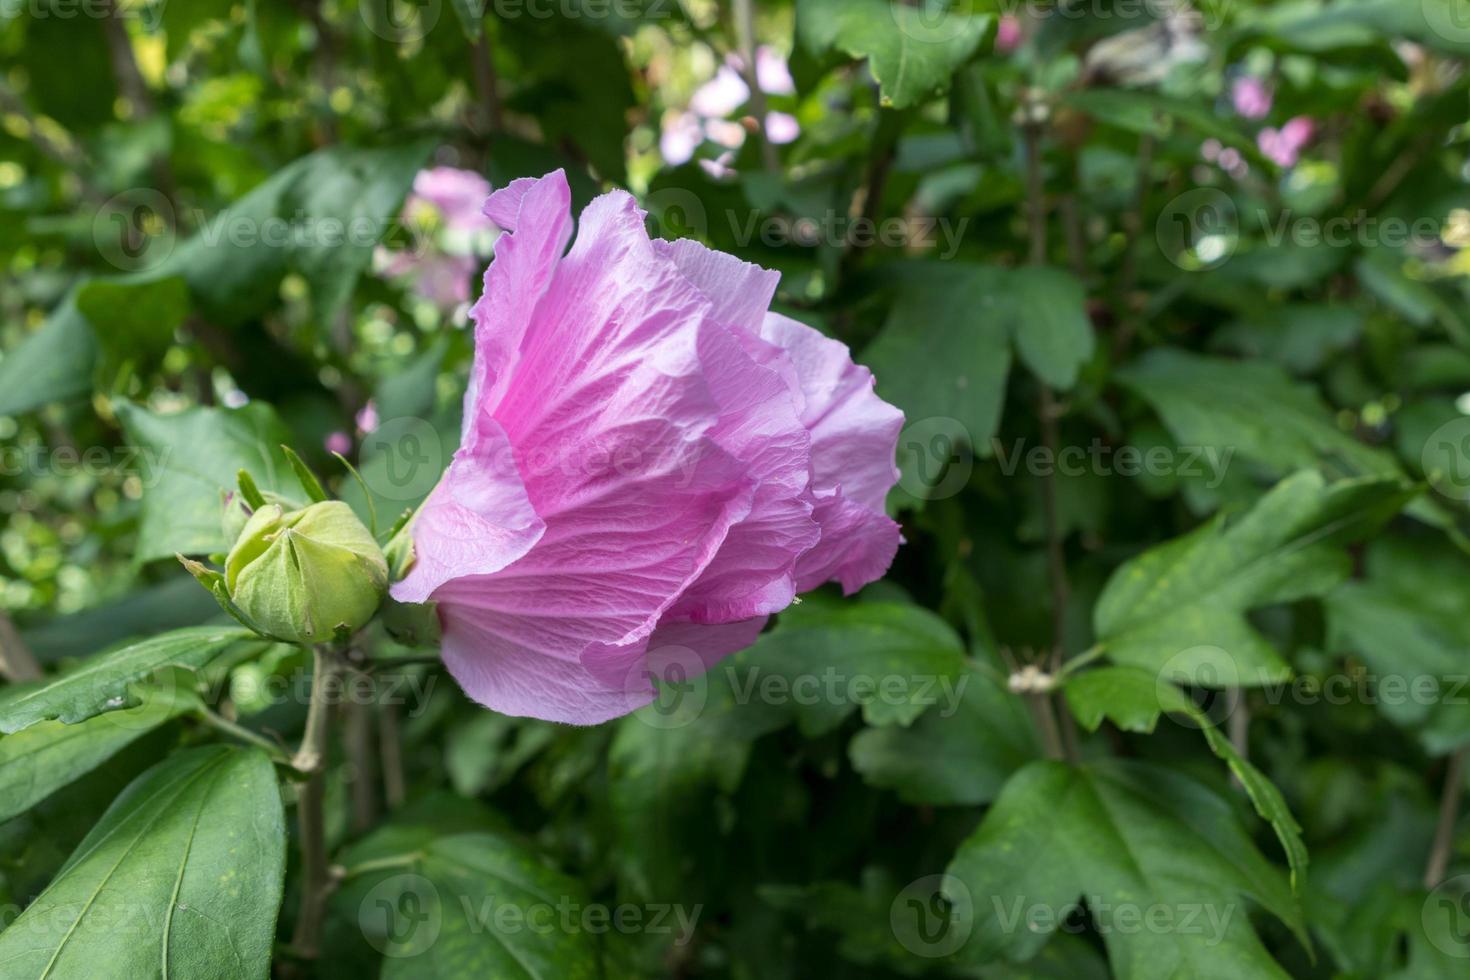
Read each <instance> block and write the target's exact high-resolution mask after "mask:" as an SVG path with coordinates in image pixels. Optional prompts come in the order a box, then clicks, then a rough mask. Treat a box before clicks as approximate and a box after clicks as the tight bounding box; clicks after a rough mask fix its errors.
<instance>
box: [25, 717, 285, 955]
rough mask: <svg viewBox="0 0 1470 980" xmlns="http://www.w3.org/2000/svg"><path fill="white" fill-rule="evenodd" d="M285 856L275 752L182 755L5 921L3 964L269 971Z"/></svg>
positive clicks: (122, 801)
mask: <svg viewBox="0 0 1470 980" xmlns="http://www.w3.org/2000/svg"><path fill="white" fill-rule="evenodd" d="M285 859H286V828H285V817H284V814H283V812H282V808H281V794H280V790H279V788H278V787H277V785H276V775H275V771H274V769H273V767H272V766H271V763H270V760H269V758H267V756H266V755H265V753H263V752H260V751H258V750H254V749H249V750H239V749H234V748H229V747H225V746H218V745H216V746H207V747H204V748H198V749H191V750H187V751H184V752H179V753H176V754H174V755H172V756H169V757H168V758H167V759H164V760H163V761H162V762H160V763H158V765H156V766H154V767H153V768H152V769H149V770H148V771H147V772H145V773H144V774H143V775H141V776H139V777H138V778H137V779H136V780H134V781H133V783H132V784H131V785H129V786H128V788H127V789H126V790H124V791H123V793H122V795H121V796H119V797H118V798H117V800H116V801H114V802H113V804H112V806H111V807H109V808H108V810H107V812H106V813H105V814H104V815H103V817H102V819H101V821H100V822H99V823H98V824H97V826H96V827H94V828H93V829H92V832H91V833H90V834H88V835H87V837H86V838H85V839H84V840H83V841H82V843H81V844H80V845H79V846H78V847H77V849H76V851H75V852H74V853H73V854H72V856H71V858H70V859H69V860H68V861H67V863H66V865H65V866H64V867H63V868H62V870H61V872H60V873H59V874H58V875H57V876H56V878H55V879H54V880H53V881H52V882H51V884H50V886H49V887H47V889H46V890H45V891H43V892H42V893H41V894H40V896H39V897H37V899H36V900H35V901H34V902H33V903H31V905H30V906H29V907H28V908H26V910H25V911H24V912H23V913H21V915H20V918H18V919H16V920H15V922H13V923H12V924H11V926H10V928H8V929H6V930H5V931H4V932H3V933H0V963H4V964H5V971H6V973H7V974H8V975H11V976H17V977H19V976H26V977H79V976H111V977H144V976H149V977H162V978H175V977H176V978H180V980H183V978H193V977H214V976H229V977H238V978H240V980H265V977H266V976H267V974H268V973H269V971H270V960H271V948H272V945H273V943H274V939H275V925H276V911H277V909H278V907H279V906H280V903H281V892H282V883H283V877H284V873H285Z"/></svg>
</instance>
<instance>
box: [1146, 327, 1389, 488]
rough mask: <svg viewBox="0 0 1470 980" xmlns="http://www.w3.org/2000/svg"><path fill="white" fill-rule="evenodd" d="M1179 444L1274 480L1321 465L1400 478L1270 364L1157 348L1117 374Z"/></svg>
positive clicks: (1385, 456) (1385, 457) (1377, 452)
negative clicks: (1208, 449)
mask: <svg viewBox="0 0 1470 980" xmlns="http://www.w3.org/2000/svg"><path fill="white" fill-rule="evenodd" d="M1118 380H1119V381H1120V382H1122V383H1123V384H1124V385H1126V386H1127V387H1129V388H1131V389H1132V390H1133V391H1134V392H1136V393H1137V394H1138V395H1139V396H1140V397H1142V398H1143V399H1144V400H1145V401H1147V402H1148V403H1149V404H1150V405H1152V406H1153V408H1154V411H1156V412H1158V413H1159V417H1160V418H1161V419H1162V420H1163V422H1164V425H1165V426H1167V427H1168V429H1169V431H1170V433H1171V434H1172V435H1173V436H1174V438H1175V439H1177V440H1178V441H1179V444H1180V445H1181V446H1189V447H1197V446H1213V447H1216V448H1217V449H1219V450H1221V451H1226V450H1228V451H1230V452H1232V453H1237V454H1238V455H1240V456H1243V457H1245V458H1246V459H1248V460H1250V461H1251V462H1254V463H1259V464H1261V465H1263V466H1265V467H1267V468H1268V469H1270V470H1272V471H1273V472H1275V473H1276V474H1278V475H1285V474H1286V473H1289V472H1292V471H1294V470H1298V469H1304V468H1307V467H1314V466H1319V465H1326V466H1331V467H1332V468H1335V469H1337V470H1338V471H1339V472H1342V473H1345V474H1351V475H1367V474H1374V473H1376V474H1397V473H1398V472H1399V469H1398V465H1397V464H1396V463H1395V462H1394V459H1393V456H1392V455H1391V454H1389V453H1388V452H1385V451H1384V450H1381V449H1376V448H1373V447H1371V446H1366V445H1364V444H1363V443H1361V442H1359V441H1358V440H1357V439H1354V438H1353V437H1352V435H1351V434H1349V433H1347V432H1344V431H1343V430H1342V429H1340V428H1338V427H1337V425H1336V423H1335V422H1334V421H1333V418H1332V413H1331V412H1330V410H1329V409H1328V408H1327V406H1326V405H1325V404H1323V402H1322V400H1321V398H1320V397H1319V396H1318V394H1317V392H1316V390H1315V389H1314V388H1313V387H1311V386H1308V385H1302V384H1297V383H1296V382H1294V381H1292V380H1291V378H1290V377H1288V376H1287V374H1286V373H1285V372H1284V371H1283V370H1282V369H1281V368H1279V367H1277V366H1276V365H1274V364H1262V363H1258V362H1248V361H1231V360H1225V359H1223V358H1211V357H1204V356H1202V355H1199V354H1193V353H1189V352H1187V351H1183V350H1174V349H1157V350H1153V351H1150V352H1149V353H1147V354H1145V355H1144V356H1142V357H1140V358H1139V359H1138V360H1137V361H1135V362H1134V363H1133V364H1132V365H1130V366H1129V367H1127V368H1125V369H1124V370H1122V371H1120V372H1118Z"/></svg>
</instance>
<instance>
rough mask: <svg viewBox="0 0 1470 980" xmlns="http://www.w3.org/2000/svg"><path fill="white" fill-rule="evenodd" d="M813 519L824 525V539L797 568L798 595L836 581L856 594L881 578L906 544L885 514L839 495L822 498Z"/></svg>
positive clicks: (798, 563)
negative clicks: (902, 545) (901, 545)
mask: <svg viewBox="0 0 1470 980" xmlns="http://www.w3.org/2000/svg"><path fill="white" fill-rule="evenodd" d="M812 516H813V517H815V518H816V520H817V523H819V524H820V525H821V526H822V540H821V541H820V542H819V543H818V544H817V546H816V547H815V548H813V549H812V550H811V551H808V552H807V553H806V554H804V555H802V556H801V560H800V561H798V562H797V564H796V588H797V590H798V591H800V592H807V591H810V590H812V589H815V588H816V587H817V586H819V585H821V584H822V583H823V582H829V581H832V580H834V579H835V580H836V581H838V582H840V583H841V584H842V591H843V593H844V594H846V595H852V594H853V593H854V592H856V591H857V590H858V589H861V588H862V587H863V586H865V585H867V584H868V583H869V582H875V581H877V580H878V579H880V578H882V577H883V573H884V572H886V571H888V566H889V565H891V564H893V556H894V555H896V554H897V553H898V546H899V545H900V544H902V543H903V535H902V533H901V529H900V528H899V526H898V524H896V523H895V522H894V521H893V520H892V519H890V518H889V517H888V516H887V515H886V514H883V513H882V512H880V511H875V510H870V509H869V508H867V507H864V506H862V505H861V504H859V503H856V502H854V501H853V500H852V499H850V498H848V497H846V496H844V495H843V494H841V493H833V494H831V495H830V496H827V497H819V498H818V499H817V506H816V510H815V511H814V512H813V514H812Z"/></svg>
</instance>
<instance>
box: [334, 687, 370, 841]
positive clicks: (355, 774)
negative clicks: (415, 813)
mask: <svg viewBox="0 0 1470 980" xmlns="http://www.w3.org/2000/svg"><path fill="white" fill-rule="evenodd" d="M344 714H345V715H346V720H347V725H346V730H345V732H344V735H343V740H344V743H345V745H346V747H347V760H348V762H349V763H350V764H351V767H352V829H353V830H354V831H355V832H357V833H363V832H364V831H366V830H368V829H369V828H370V827H372V825H373V824H374V823H375V822H377V819H378V793H377V788H378V773H377V768H378V767H377V765H376V762H377V760H376V758H375V757H374V754H373V712H372V708H371V706H370V705H366V704H357V703H355V702H354V703H352V704H348V705H347V706H346V708H345V710H344Z"/></svg>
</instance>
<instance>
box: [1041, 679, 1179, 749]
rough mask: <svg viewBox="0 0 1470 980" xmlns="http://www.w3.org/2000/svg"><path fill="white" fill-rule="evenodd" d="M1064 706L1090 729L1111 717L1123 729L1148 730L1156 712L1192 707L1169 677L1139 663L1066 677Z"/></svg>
mask: <svg viewBox="0 0 1470 980" xmlns="http://www.w3.org/2000/svg"><path fill="white" fill-rule="evenodd" d="M1063 690H1064V692H1065V694H1066V698H1067V706H1068V707H1069V708H1070V709H1071V710H1072V716H1073V717H1074V718H1076V719H1077V723H1078V724H1080V725H1081V726H1082V727H1083V728H1085V729H1087V730H1088V731H1090V732H1095V731H1097V730H1098V728H1100V727H1101V726H1102V723H1103V721H1104V720H1106V721H1111V722H1112V723H1113V724H1114V725H1117V726H1118V727H1119V728H1120V729H1122V730H1123V731H1125V732H1138V733H1140V734H1144V735H1148V734H1151V733H1152V732H1153V730H1154V728H1155V726H1157V725H1158V723H1159V715H1161V714H1171V713H1173V712H1176V711H1177V712H1183V711H1186V710H1188V709H1189V708H1190V707H1192V704H1191V702H1190V701H1189V699H1188V698H1187V697H1185V695H1184V692H1183V691H1181V690H1180V689H1179V688H1178V686H1176V685H1175V684H1174V683H1173V682H1172V681H1170V680H1167V679H1166V678H1163V677H1161V676H1159V675H1158V674H1157V673H1155V672H1153V671H1150V670H1144V669H1143V668H1141V667H1128V666H1114V667H1098V668H1094V669H1092V670H1087V671H1083V672H1082V673H1080V674H1078V675H1077V676H1075V677H1071V678H1069V679H1068V680H1067V683H1066V687H1065V688H1063Z"/></svg>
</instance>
